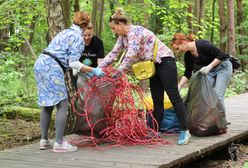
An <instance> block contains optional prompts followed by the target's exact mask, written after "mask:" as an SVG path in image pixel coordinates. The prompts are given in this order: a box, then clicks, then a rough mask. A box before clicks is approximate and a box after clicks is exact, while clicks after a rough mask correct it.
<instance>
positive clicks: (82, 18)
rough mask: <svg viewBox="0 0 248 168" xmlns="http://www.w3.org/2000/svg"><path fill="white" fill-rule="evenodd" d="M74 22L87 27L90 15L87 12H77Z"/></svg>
mask: <svg viewBox="0 0 248 168" xmlns="http://www.w3.org/2000/svg"><path fill="white" fill-rule="evenodd" d="M73 23H74V24H76V25H78V26H80V27H82V28H85V27H87V26H88V25H89V23H90V15H89V14H88V13H87V12H82V11H78V12H75V13H74V16H73Z"/></svg>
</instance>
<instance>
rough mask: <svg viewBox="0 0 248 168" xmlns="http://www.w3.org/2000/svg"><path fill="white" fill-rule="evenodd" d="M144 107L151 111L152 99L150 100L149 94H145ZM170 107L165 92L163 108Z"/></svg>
mask: <svg viewBox="0 0 248 168" xmlns="http://www.w3.org/2000/svg"><path fill="white" fill-rule="evenodd" d="M143 105H144V109H145V110H148V111H151V110H153V101H152V97H151V96H147V97H145V98H144V102H143ZM169 108H172V103H171V101H170V99H169V97H168V95H167V93H166V92H165V93H164V109H169Z"/></svg>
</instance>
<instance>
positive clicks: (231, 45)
mask: <svg viewBox="0 0 248 168" xmlns="http://www.w3.org/2000/svg"><path fill="white" fill-rule="evenodd" d="M227 4H228V10H229V12H228V51H229V53H231V54H232V55H236V48H235V22H234V0H228V3H227Z"/></svg>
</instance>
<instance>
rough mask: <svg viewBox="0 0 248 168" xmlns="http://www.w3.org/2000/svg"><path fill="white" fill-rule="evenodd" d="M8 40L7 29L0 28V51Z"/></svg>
mask: <svg viewBox="0 0 248 168" xmlns="http://www.w3.org/2000/svg"><path fill="white" fill-rule="evenodd" d="M8 40H9V29H8V28H6V29H1V30H0V51H3V50H4V48H5V47H6V44H7V41H8Z"/></svg>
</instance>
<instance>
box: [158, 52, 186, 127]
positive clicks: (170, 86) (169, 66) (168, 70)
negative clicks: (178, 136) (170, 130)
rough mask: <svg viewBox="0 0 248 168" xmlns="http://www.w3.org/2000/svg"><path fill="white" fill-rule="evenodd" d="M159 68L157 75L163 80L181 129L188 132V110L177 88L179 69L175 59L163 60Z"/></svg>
mask: <svg viewBox="0 0 248 168" xmlns="http://www.w3.org/2000/svg"><path fill="white" fill-rule="evenodd" d="M157 66H158V68H157V69H158V71H157V74H158V76H159V78H160V80H161V83H162V86H163V89H164V90H165V91H166V93H167V95H168V97H169V99H170V101H171V103H172V105H173V108H174V111H175V113H176V115H177V118H178V121H179V123H180V126H181V129H182V130H187V125H186V109H185V106H184V103H183V100H182V98H181V96H180V94H179V91H178V86H177V68H176V62H175V59H174V58H170V57H168V58H167V57H166V58H163V59H162V63H161V64H158V65H157Z"/></svg>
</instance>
